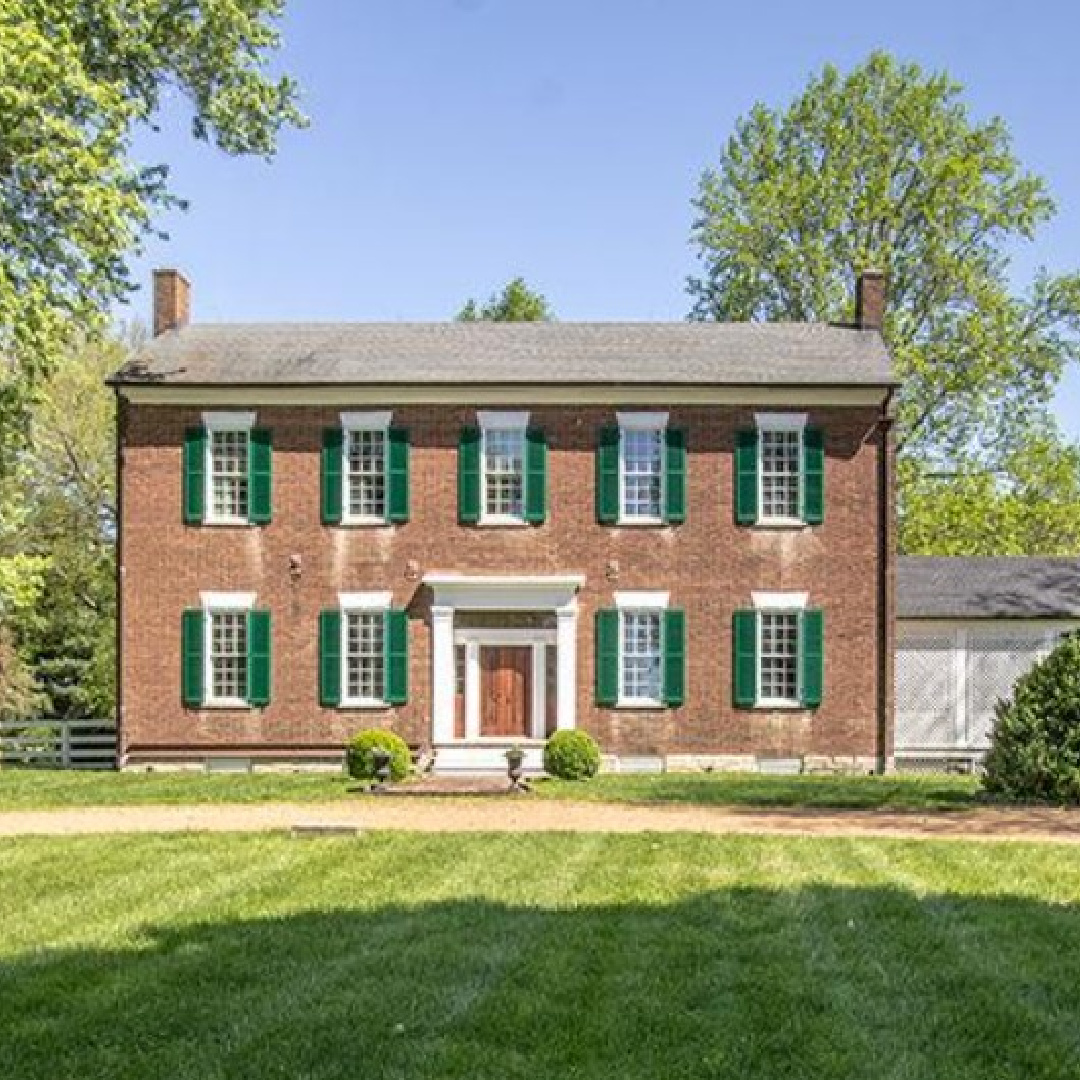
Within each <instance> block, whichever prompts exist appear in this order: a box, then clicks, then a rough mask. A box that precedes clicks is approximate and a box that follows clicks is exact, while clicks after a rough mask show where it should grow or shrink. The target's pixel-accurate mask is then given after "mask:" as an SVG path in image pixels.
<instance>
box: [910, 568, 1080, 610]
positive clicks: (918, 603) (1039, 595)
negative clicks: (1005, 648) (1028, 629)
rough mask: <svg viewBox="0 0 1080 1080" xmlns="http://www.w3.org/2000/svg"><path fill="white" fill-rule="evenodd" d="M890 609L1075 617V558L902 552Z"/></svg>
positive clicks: (1078, 589)
mask: <svg viewBox="0 0 1080 1080" xmlns="http://www.w3.org/2000/svg"><path fill="white" fill-rule="evenodd" d="M896 611H897V617H898V618H900V619H1051V618H1080V559H1066V558H1062V559H1034V558H1022V557H1001V558H952V559H949V558H929V557H924V556H903V557H901V558H900V559H899V560H898V561H897V581H896Z"/></svg>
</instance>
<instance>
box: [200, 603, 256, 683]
mask: <svg viewBox="0 0 1080 1080" xmlns="http://www.w3.org/2000/svg"><path fill="white" fill-rule="evenodd" d="M247 617H248V613H247V612H246V611H211V612H210V613H209V622H210V626H209V638H210V642H209V644H210V650H209V653H210V655H209V660H210V687H209V690H210V692H209V695H208V697H207V700H208V701H209V702H210V703H211V704H223V703H229V702H236V703H246V701H247V696H248V685H247V665H248V659H247V655H248V641H247Z"/></svg>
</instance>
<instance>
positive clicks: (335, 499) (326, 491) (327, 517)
mask: <svg viewBox="0 0 1080 1080" xmlns="http://www.w3.org/2000/svg"><path fill="white" fill-rule="evenodd" d="M343 446H344V432H343V431H342V430H341V428H340V427H332V428H325V429H324V430H323V439H322V485H321V487H322V522H323V524H324V525H340V524H341V458H342V452H343V451H342V448H343Z"/></svg>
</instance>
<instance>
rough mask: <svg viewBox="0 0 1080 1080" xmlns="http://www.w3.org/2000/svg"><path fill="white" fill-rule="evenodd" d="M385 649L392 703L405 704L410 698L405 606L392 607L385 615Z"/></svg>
mask: <svg viewBox="0 0 1080 1080" xmlns="http://www.w3.org/2000/svg"><path fill="white" fill-rule="evenodd" d="M383 649H384V651H385V654H386V689H385V690H384V691H383V695H384V697H385V698H386V701H387V703H388V704H390V705H404V704H405V702H406V701H407V700H408V698H409V618H408V615H407V614H406V612H405V610H404V608H391V609H390V610H389V611H387V612H386V614H385V616H384V617H383Z"/></svg>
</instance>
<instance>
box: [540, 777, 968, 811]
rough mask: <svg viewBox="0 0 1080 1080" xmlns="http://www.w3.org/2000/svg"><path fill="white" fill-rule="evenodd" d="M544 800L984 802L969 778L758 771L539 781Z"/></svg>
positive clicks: (944, 806)
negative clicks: (792, 773) (819, 774)
mask: <svg viewBox="0 0 1080 1080" xmlns="http://www.w3.org/2000/svg"><path fill="white" fill-rule="evenodd" d="M536 790H537V792H538V793H539V794H540V795H542V796H544V797H546V798H564V799H575V798H576V799H588V800H596V801H602V802H633V803H642V804H681V805H694V806H744V807H756V808H759V809H765V808H769V807H772V808H781V807H782V808H787V809H799V808H803V809H817V810H972V809H976V808H978V807H981V806H986V805H989V803H988V801H987V799H986V797H985V796H984V795H983V794H982V789H981V786H980V784H979V781H978V780H977V779H975V778H974V777H968V776H946V775H932V776H768V775H762V774H757V773H663V774H661V775H659V776H643V775H639V776H634V775H623V776H620V775H617V774H603V775H600V776H597V777H594V778H593V779H592V780H588V781H584V782H579V783H572V782H567V781H561V780H542V781H539V782H538V783H537V785H536Z"/></svg>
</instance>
